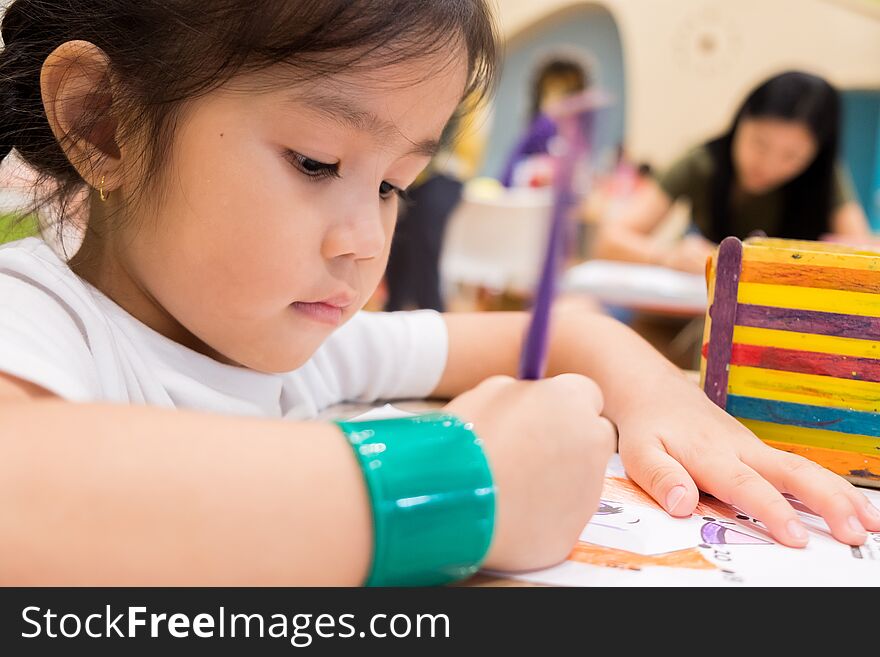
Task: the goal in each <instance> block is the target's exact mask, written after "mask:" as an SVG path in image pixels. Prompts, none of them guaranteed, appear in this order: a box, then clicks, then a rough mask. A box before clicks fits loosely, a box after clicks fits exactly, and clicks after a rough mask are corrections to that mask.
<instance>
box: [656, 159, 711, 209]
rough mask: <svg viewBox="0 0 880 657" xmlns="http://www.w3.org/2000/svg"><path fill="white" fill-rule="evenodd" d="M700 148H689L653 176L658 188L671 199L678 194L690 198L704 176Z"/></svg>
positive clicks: (677, 196) (703, 164)
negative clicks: (689, 149)
mask: <svg viewBox="0 0 880 657" xmlns="http://www.w3.org/2000/svg"><path fill="white" fill-rule="evenodd" d="M703 159H704V154H703V151H702V149H694V150H691V151H689V152H687V153H685V154H684V155H682V156H681V157H680V158H678V159H677V160H676V161H674V162H673V163H672V164H670V165H669V166H668V167H666V168H665V169H663V170H662V171H660V172H659V173H657V174H656V175H655V176H654V179H655V180H656V181H657V184H658V185H660V189H662V190H663V191H664V192H666V194H667V196H669V198H671V199H672V200H675V199H677V198H679V197H680V196H687V197H689V198H692V197H693V195H694V189H695V187H696V186H698V185H700V184H702V183H703V181H704V180H705V177H706V171H705V168H706V167H705V162H703Z"/></svg>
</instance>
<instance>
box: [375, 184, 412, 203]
mask: <svg viewBox="0 0 880 657" xmlns="http://www.w3.org/2000/svg"><path fill="white" fill-rule="evenodd" d="M395 194H397V195H398V196H399V197H400V198H402V199H404V200H406V192H405V191H404V190H402V189H400V187H395V186H394V185H392V184H391V183H388V182H385V181H384V180H383V181H382V184H380V185H379V196H380V197H381V198H385V199H387V198H391V197H392V196H394V195H395Z"/></svg>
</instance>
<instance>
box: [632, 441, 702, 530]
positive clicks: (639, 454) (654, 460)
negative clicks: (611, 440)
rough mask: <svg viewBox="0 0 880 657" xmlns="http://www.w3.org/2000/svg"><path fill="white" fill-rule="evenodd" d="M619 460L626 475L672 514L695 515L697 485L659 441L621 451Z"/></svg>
mask: <svg viewBox="0 0 880 657" xmlns="http://www.w3.org/2000/svg"><path fill="white" fill-rule="evenodd" d="M621 444H623V443H621ZM620 459H621V461H622V462H623V466H624V468H625V469H626V473H627V474H628V475H629V476H630V477H631V478H632V479H633V481H635V482H636V483H637V484H638V485H639V486H641V487H642V488H643V489H644V490H645V491H647V492H648V494H649V495H650V496H651V497H653V498H654V499H655V500H656V501H657V503H658V504H660V506H662V507H663V508H664V509H666V512H667V513H669V515H672V516H678V517H686V516H689V515H691V514H692V513H693V511H694V509H695V508H696V506H697V502H699V500H700V492H699V490H698V489H697V485H696V484H695V483H694V480H693V479H691V476H690V475H689V474H688V473H687V470H685V469H684V467H683V466H682V465H681V464H680V463H679V462H678V461H676V460H675V459H674V458H672V457H671V456H670V455H669V454H668V453H667V452H666V450H665V449H664V448H663V446H662V445H661V444H660V443H659V442H656V443H653V444H648V445H646V444H644V443H642V444H641V445H639V446H638V447H637V448H630V449H621V451H620Z"/></svg>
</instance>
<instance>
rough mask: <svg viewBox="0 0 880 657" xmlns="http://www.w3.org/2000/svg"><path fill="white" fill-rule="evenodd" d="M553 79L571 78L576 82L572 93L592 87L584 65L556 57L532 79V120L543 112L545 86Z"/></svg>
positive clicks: (541, 67) (543, 66)
mask: <svg viewBox="0 0 880 657" xmlns="http://www.w3.org/2000/svg"><path fill="white" fill-rule="evenodd" d="M552 78H570V79H571V80H572V81H573V82H574V87H573V89H572V91H583V90H584V89H586V88H587V87H588V86H590V76H589V74H588V73H587V71H586V70H585V69H584V66H583V64H580V63H579V62H576V61H574V60H573V59H563V58H561V57H555V58H553V59H550V60H549V61H547V62H545V63H544V64H542V65H541V66H540V67H539V68H538V70H537V71H535V75H534V77H533V79H532V105H531V113H530V114H529V118H530V119H534V118H535V117H536V116H538V114H540V112H541V100H542V98H541V97H542V96H543V94H544V86H545V85H546V84H547V81H548V80H551V79H552Z"/></svg>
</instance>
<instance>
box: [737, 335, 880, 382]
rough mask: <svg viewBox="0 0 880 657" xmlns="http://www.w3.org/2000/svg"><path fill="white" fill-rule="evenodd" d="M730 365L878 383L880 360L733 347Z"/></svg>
mask: <svg viewBox="0 0 880 657" xmlns="http://www.w3.org/2000/svg"><path fill="white" fill-rule="evenodd" d="M730 364H731V365H744V366H746V367H760V368H763V369H765V370H780V371H782V372H799V373H801V374H818V375H820V376H832V377H835V378H837V379H853V380H855V381H872V382H874V383H880V360H875V359H873V358H856V357H854V356H841V355H839V354H822V353H817V352H813V351H798V350H796V349H780V348H778V347H759V346H756V345H750V344H735V345H733V351H732V354H731V360H730Z"/></svg>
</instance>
